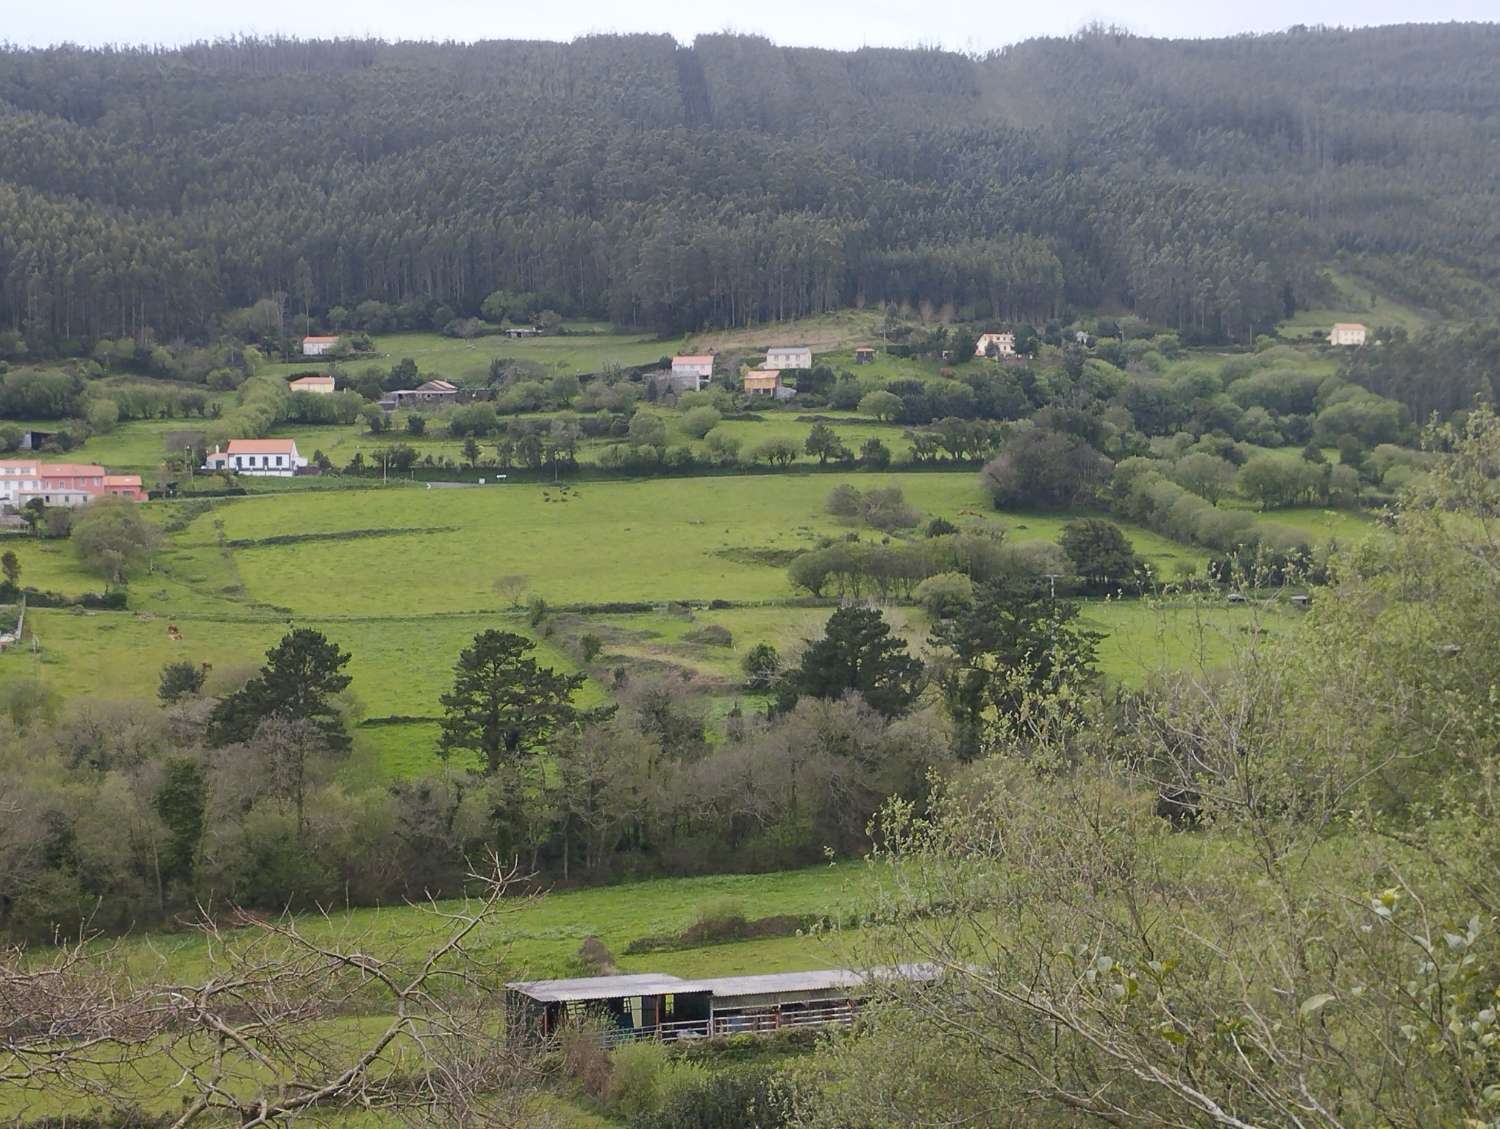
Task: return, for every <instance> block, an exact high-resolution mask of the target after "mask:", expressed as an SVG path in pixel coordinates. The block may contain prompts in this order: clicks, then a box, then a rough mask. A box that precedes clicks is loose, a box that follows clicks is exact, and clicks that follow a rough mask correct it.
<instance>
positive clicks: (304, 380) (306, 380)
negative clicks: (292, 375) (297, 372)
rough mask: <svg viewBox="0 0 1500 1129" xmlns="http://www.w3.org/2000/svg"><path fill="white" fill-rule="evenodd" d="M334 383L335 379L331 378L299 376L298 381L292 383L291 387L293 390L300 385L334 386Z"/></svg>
mask: <svg viewBox="0 0 1500 1129" xmlns="http://www.w3.org/2000/svg"><path fill="white" fill-rule="evenodd" d="M332 383H333V377H331V376H299V377H298V378H297V379H296V380H293V381H290V384H291V386H292V387H293V388H295V387H297V385H299V384H332Z"/></svg>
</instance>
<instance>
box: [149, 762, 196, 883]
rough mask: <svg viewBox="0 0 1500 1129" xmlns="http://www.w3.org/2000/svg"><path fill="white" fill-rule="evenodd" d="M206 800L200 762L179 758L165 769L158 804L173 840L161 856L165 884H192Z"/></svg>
mask: <svg viewBox="0 0 1500 1129" xmlns="http://www.w3.org/2000/svg"><path fill="white" fill-rule="evenodd" d="M205 798H206V790H205V787H204V780H203V767H202V765H200V764H199V763H198V762H197V761H194V760H188V759H186V758H183V757H178V758H174V759H172V760H169V761H167V762H166V763H165V764H164V765H163V766H162V778H161V784H160V785H159V786H158V787H157V789H156V796H155V797H154V803H155V805H156V814H157V815H159V816H160V817H161V821H162V823H163V824H164V825H165V826H166V828H167V832H168V834H169V836H170V837H169V838H168V840H167V842H166V844H165V845H164V846H163V848H162V852H161V871H162V879H163V881H166V882H183V883H186V884H191V883H192V880H193V859H194V856H195V855H196V853H197V850H198V840H199V839H201V838H202V837H203V814H204V806H205Z"/></svg>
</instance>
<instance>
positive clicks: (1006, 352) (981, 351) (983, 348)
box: [974, 333, 1016, 357]
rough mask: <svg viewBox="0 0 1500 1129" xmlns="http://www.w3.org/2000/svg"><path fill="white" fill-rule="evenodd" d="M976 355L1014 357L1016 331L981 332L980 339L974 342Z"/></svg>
mask: <svg viewBox="0 0 1500 1129" xmlns="http://www.w3.org/2000/svg"><path fill="white" fill-rule="evenodd" d="M992 348H993V350H994V351H993V353H992V352H991V349H992ZM974 355H975V356H976V357H989V356H995V357H1014V356H1015V355H1016V335H1015V334H1014V333H981V334H980V335H979V340H978V341H977V342H975V344H974Z"/></svg>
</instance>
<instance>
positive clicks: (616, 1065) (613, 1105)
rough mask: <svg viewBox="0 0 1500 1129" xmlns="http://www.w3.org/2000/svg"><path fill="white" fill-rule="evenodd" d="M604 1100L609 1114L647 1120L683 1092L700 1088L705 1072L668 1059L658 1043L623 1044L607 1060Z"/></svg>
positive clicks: (687, 1064)
mask: <svg viewBox="0 0 1500 1129" xmlns="http://www.w3.org/2000/svg"><path fill="white" fill-rule="evenodd" d="M610 1067H611V1076H610V1080H609V1092H608V1097H607V1099H606V1101H607V1103H608V1105H609V1109H610V1112H611V1113H613V1114H614V1115H615V1116H616V1117H622V1118H627V1119H633V1118H640V1117H648V1116H651V1115H653V1114H656V1113H659V1112H660V1111H661V1110H662V1109H663V1108H665V1107H666V1106H667V1105H669V1104H671V1103H673V1102H675V1101H676V1100H677V1099H678V1097H679V1095H680V1094H682V1093H683V1092H684V1091H686V1090H689V1089H691V1088H693V1087H695V1086H699V1085H702V1084H703V1083H704V1082H706V1081H707V1080H708V1072H707V1071H706V1070H705V1069H704V1068H703V1067H701V1066H698V1065H696V1064H694V1063H689V1062H677V1061H674V1060H673V1059H672V1056H671V1055H670V1054H669V1053H668V1051H667V1048H666V1047H664V1046H662V1045H661V1044H660V1043H652V1042H641V1043H626V1044H625V1045H624V1046H621V1047H617V1048H616V1049H615V1052H614V1054H613V1055H611V1056H610Z"/></svg>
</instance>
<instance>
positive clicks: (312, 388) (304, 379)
mask: <svg viewBox="0 0 1500 1129" xmlns="http://www.w3.org/2000/svg"><path fill="white" fill-rule="evenodd" d="M287 388H288V389H290V390H291V391H293V392H311V393H312V394H313V395H314V396H331V395H333V377H331V376H325V375H323V374H322V373H313V374H312V375H310V376H299V377H298V378H297V379H296V380H293V381H290V382H288V384H287Z"/></svg>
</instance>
